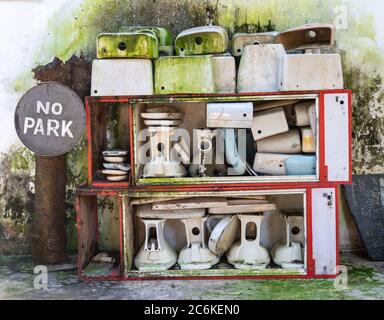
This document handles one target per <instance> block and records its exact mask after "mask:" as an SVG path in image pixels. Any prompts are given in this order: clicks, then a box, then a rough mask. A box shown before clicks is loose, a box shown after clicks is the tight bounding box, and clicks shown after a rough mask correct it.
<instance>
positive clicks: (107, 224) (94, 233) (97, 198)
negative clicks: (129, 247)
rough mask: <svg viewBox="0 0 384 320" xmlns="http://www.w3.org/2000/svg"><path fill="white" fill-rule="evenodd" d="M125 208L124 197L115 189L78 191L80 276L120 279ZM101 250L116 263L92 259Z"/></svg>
mask: <svg viewBox="0 0 384 320" xmlns="http://www.w3.org/2000/svg"><path fill="white" fill-rule="evenodd" d="M122 207H123V199H122V197H121V196H119V195H118V193H115V192H113V191H109V192H105V193H102V192H100V193H99V194H97V193H93V194H90V193H88V191H86V192H82V191H78V192H77V194H76V209H77V225H78V241H79V247H78V274H79V277H80V278H81V279H85V280H87V279H110V280H112V279H120V278H121V273H122V270H123V250H122V247H121V243H122V236H123V234H122V230H121V228H122ZM100 252H107V253H108V254H109V255H111V256H113V258H114V259H115V262H114V263H106V262H103V263H97V262H92V258H93V257H95V256H96V255H97V254H98V253H100Z"/></svg>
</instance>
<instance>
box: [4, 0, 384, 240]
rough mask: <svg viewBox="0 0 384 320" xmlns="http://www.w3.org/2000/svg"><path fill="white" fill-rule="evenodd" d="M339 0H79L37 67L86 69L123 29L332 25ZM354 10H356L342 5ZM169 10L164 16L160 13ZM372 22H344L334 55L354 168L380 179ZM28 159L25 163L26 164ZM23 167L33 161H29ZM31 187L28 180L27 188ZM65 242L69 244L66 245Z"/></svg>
mask: <svg viewBox="0 0 384 320" xmlns="http://www.w3.org/2000/svg"><path fill="white" fill-rule="evenodd" d="M343 2H344V1H341V0H323V1H318V0H272V1H264V0H236V1H234V0H204V1H203V0H196V1H187V0H162V1H154V0H141V1H140V0H84V1H83V3H82V4H81V5H80V6H79V7H78V8H75V9H74V10H72V11H71V12H67V11H66V12H65V14H63V13H62V12H61V11H59V12H57V13H56V14H55V15H54V16H53V17H52V18H51V19H50V21H49V23H48V28H47V29H48V33H47V37H46V39H45V41H44V42H43V43H42V44H41V46H40V49H39V50H38V51H37V52H36V54H35V57H34V66H35V65H37V64H44V63H47V62H49V61H51V59H52V57H53V56H56V57H58V58H60V59H62V60H63V61H65V60H68V59H69V58H70V57H71V56H72V55H73V54H77V55H80V53H83V54H84V56H85V57H86V58H87V59H88V60H89V61H90V60H92V59H94V58H95V56H96V37H97V34H98V33H101V32H116V31H118V30H119V29H120V28H121V27H122V26H126V25H154V26H161V27H166V28H169V29H170V30H171V31H172V34H173V36H176V35H177V34H178V33H179V32H181V31H182V30H184V29H187V28H190V27H196V26H201V25H206V24H209V23H212V24H216V25H221V26H223V27H225V28H226V29H227V31H228V32H229V35H230V36H232V35H233V33H235V32H264V31H272V30H277V31H283V30H286V29H288V28H290V27H294V26H297V25H301V24H304V23H310V22H333V20H334V18H335V16H334V11H333V10H334V8H335V7H336V6H338V5H342V4H343ZM347 5H348V8H350V9H355V8H353V2H351V1H350V2H348V3H347ZM164 8H167V10H164ZM372 21H373V19H372V17H371V16H369V15H367V14H363V13H359V12H358V14H355V15H354V16H353V17H352V16H350V17H349V18H348V22H349V23H348V24H349V25H348V28H347V29H346V30H338V31H337V39H336V40H337V41H336V47H335V48H334V49H333V50H332V51H335V52H340V53H341V54H342V58H343V67H344V80H345V86H346V87H347V88H350V89H352V90H353V92H354V104H353V156H354V162H353V167H354V171H355V172H356V173H363V172H366V173H369V172H375V173H382V172H384V157H383V156H382V150H383V146H384V142H383V141H384V140H383V135H384V122H383V121H384V120H383V112H384V111H383V106H382V104H383V102H384V100H383V98H384V93H383V91H384V89H383V74H384V72H383V69H384V61H383V52H382V51H380V50H379V49H378V47H377V44H376V42H375V29H374V26H373V24H372ZM34 83H35V82H34V80H33V77H32V74H31V73H30V72H29V71H28V72H25V73H23V74H21V75H19V77H17V78H16V80H15V81H14V83H13V90H14V91H15V92H17V93H22V92H23V91H26V90H27V89H29V88H30V87H31V86H33V85H34ZM16 158H17V159H18V160H17V161H16V160H15V161H16V162H14V164H13V165H12V169H11V170H13V172H14V173H18V174H23V173H27V172H28V170H29V168H28V169H26V166H27V164H26V163H25V161H22V160H21V161H20V159H19V156H15V159H16ZM25 159H28V158H27V157H26V158H25ZM26 161H28V162H29V161H31V160H30V159H28V160H26ZM68 168H69V173H68V174H69V178H68V194H69V196H68V198H67V199H66V201H67V205H68V210H69V211H68V212H69V214H68V215H69V217H68V219H69V220H68V221H69V224H70V226H69V227H68V230H69V231H68V234H70V235H71V237H72V238H71V239H72V240H70V242H71V243H72V244H73V247H75V244H76V237H75V234H76V230H75V224H74V221H75V220H74V218H75V211H74V207H73V204H74V197H73V189H74V188H75V187H77V186H78V185H80V184H82V183H84V182H85V181H86V180H85V176H86V170H87V163H86V141H85V140H84V141H83V142H82V144H81V145H80V146H79V147H78V148H77V149H75V150H73V151H71V152H70V153H69V156H68ZM32 181H33V180H32ZM69 238H70V237H69Z"/></svg>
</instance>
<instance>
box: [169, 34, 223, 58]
mask: <svg viewBox="0 0 384 320" xmlns="http://www.w3.org/2000/svg"><path fill="white" fill-rule="evenodd" d="M227 48H228V38H227V35H226V34H224V33H222V32H211V31H209V32H200V33H193V34H188V35H184V36H181V37H179V38H177V39H176V41H175V50H176V54H178V55H183V54H185V55H187V56H191V55H195V54H209V53H222V52H224V51H226V50H227Z"/></svg>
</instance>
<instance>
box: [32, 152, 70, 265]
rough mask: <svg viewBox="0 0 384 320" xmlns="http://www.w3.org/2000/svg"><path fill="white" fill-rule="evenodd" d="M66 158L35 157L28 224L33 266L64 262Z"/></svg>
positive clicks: (63, 156) (65, 156) (64, 156)
mask: <svg viewBox="0 0 384 320" xmlns="http://www.w3.org/2000/svg"><path fill="white" fill-rule="evenodd" d="M66 160H67V155H66V154H64V155H61V156H57V157H43V156H36V175H35V211H34V213H33V217H32V222H31V231H32V232H31V233H32V234H31V237H32V242H31V245H32V256H33V260H34V262H35V263H37V264H56V263H62V262H64V261H65V259H66V254H65V247H66V230H65V219H66V212H65V186H66V183H67V164H66Z"/></svg>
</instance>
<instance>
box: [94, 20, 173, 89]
mask: <svg viewBox="0 0 384 320" xmlns="http://www.w3.org/2000/svg"><path fill="white" fill-rule="evenodd" d="M96 47H97V58H98V59H96V60H94V61H93V63H92V81H91V95H93V96H112V95H131V96H132V95H151V94H153V93H154V90H153V68H152V59H157V58H158V57H159V55H160V54H172V52H173V47H172V36H171V34H170V32H169V31H168V30H166V29H164V28H158V27H145V26H143V27H141V26H134V27H123V28H121V30H120V32H118V33H101V34H99V36H98V37H97V43H96Z"/></svg>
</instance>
